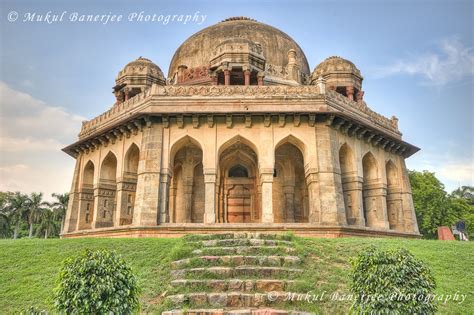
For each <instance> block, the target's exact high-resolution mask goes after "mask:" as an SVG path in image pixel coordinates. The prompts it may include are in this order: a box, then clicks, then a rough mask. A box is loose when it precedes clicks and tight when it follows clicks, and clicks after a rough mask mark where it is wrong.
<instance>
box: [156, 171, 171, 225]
mask: <svg viewBox="0 0 474 315" xmlns="http://www.w3.org/2000/svg"><path fill="white" fill-rule="evenodd" d="M170 180H171V170H170V169H168V168H162V169H161V174H160V204H159V216H158V222H159V223H168V222H170V213H169V203H170V201H169V195H170V194H169V189H170Z"/></svg>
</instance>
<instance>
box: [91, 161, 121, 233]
mask: <svg viewBox="0 0 474 315" xmlns="http://www.w3.org/2000/svg"><path fill="white" fill-rule="evenodd" d="M98 188H99V193H98V197H97V198H98V202H97V209H98V213H97V214H96V221H95V227H96V228H98V227H111V226H113V218H114V213H115V210H116V208H117V202H116V195H117V158H116V157H115V154H113V153H112V152H109V153H108V154H107V156H106V157H105V158H104V160H103V161H102V165H101V167H100V176H99V187H98Z"/></svg>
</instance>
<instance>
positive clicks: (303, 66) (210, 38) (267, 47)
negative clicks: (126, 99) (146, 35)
mask: <svg viewBox="0 0 474 315" xmlns="http://www.w3.org/2000/svg"><path fill="white" fill-rule="evenodd" d="M232 38H233V39H241V40H248V41H251V42H253V43H256V44H257V45H260V47H261V49H262V55H263V56H264V57H265V62H266V65H265V67H266V68H267V69H268V68H269V69H271V70H272V71H273V72H274V73H275V72H276V71H282V72H283V71H284V70H280V69H284V68H285V66H287V65H288V62H289V58H288V52H289V51H290V50H293V51H295V52H296V64H297V65H298V66H299V71H300V73H301V74H302V75H305V76H308V75H309V74H310V70H309V66H308V61H307V60H306V56H305V55H304V53H303V51H302V50H301V48H300V46H299V45H298V44H297V43H296V42H295V41H294V40H293V39H292V38H291V37H290V36H288V35H287V34H285V33H283V32H282V31H280V30H278V29H276V28H274V27H272V26H269V25H266V24H263V23H259V22H257V21H255V20H252V19H249V18H245V17H237V18H229V19H226V20H224V21H222V22H220V23H217V24H215V25H212V26H210V27H207V28H205V29H203V30H201V31H199V32H198V33H196V34H194V35H192V36H191V37H189V38H188V39H187V40H186V41H185V42H184V43H183V44H182V45H181V46H180V47H179V48H178V50H176V52H175V54H174V56H173V59H172V60H171V64H170V67H169V72H168V78H172V77H173V76H174V75H175V73H177V71H178V67H179V66H181V65H184V66H186V67H187V68H188V69H189V68H199V67H207V66H209V63H210V61H211V59H212V56H213V55H214V54H215V51H216V48H217V46H219V45H220V44H222V43H224V42H226V41H229V39H232ZM275 69H277V70H275Z"/></svg>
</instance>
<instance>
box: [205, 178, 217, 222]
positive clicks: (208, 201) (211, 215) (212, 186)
mask: <svg viewBox="0 0 474 315" xmlns="http://www.w3.org/2000/svg"><path fill="white" fill-rule="evenodd" d="M204 185H205V193H204V223H216V170H215V169H205V170H204Z"/></svg>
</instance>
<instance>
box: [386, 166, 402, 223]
mask: <svg viewBox="0 0 474 315" xmlns="http://www.w3.org/2000/svg"><path fill="white" fill-rule="evenodd" d="M398 174H399V172H398V169H397V167H396V165H395V163H393V161H392V160H388V161H387V163H385V175H386V180H387V198H386V201H387V216H388V224H389V228H390V229H392V230H398V231H403V226H404V219H403V203H402V195H401V191H400V177H399V175H398Z"/></svg>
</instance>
